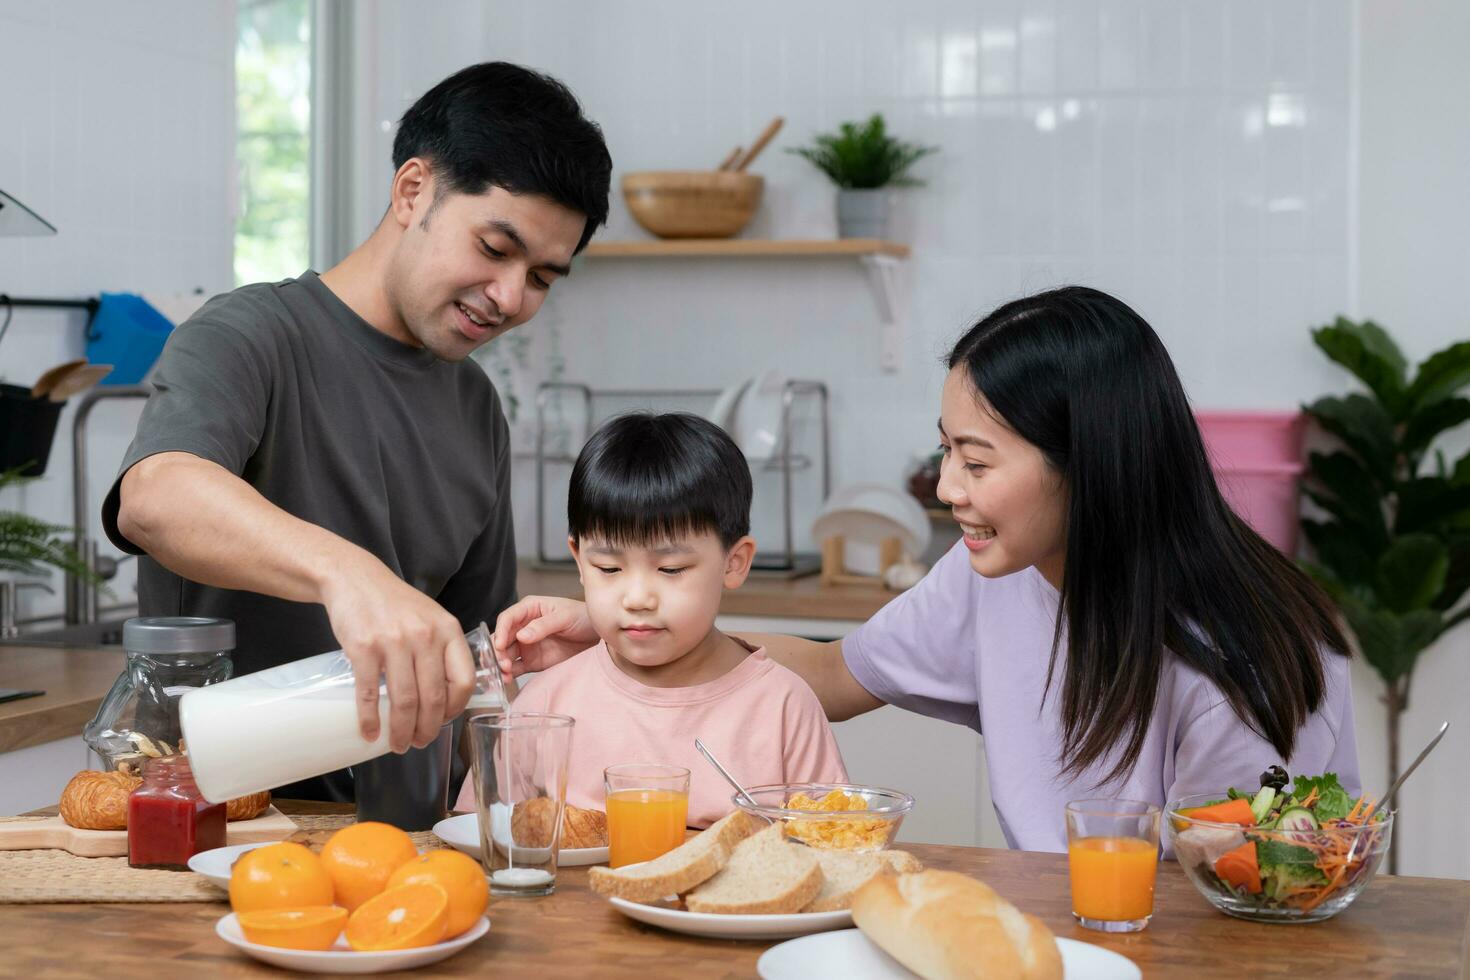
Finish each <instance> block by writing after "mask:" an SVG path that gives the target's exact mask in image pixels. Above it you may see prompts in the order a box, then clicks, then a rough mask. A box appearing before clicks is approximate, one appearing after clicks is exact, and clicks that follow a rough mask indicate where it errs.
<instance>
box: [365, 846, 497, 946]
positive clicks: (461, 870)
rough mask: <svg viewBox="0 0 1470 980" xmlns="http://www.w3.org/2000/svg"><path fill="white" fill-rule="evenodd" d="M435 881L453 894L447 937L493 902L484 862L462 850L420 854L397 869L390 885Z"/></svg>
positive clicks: (446, 931) (471, 922)
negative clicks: (482, 863) (481, 865)
mask: <svg viewBox="0 0 1470 980" xmlns="http://www.w3.org/2000/svg"><path fill="white" fill-rule="evenodd" d="M426 882H432V883H433V884H435V885H438V886H439V887H441V888H443V889H444V891H445V893H446V894H448V895H449V927H448V928H447V929H446V930H445V932H444V938H445V939H451V938H453V937H454V936H458V935H459V934H460V933H462V932H464V931H465V930H466V929H468V928H469V927H470V926H472V925H474V924H475V923H476V922H478V921H479V920H480V916H482V915H484V914H485V906H487V905H489V904H490V884H489V882H487V881H486V880H485V872H484V870H483V869H481V867H480V862H479V861H476V860H475V859H474V858H472V857H470V856H469V855H468V854H461V853H459V852H458V851H448V850H437V851H429V852H428V853H426V854H420V855H419V856H418V857H416V858H414V859H413V860H412V861H410V862H408V863H407V864H405V865H404V866H403V867H401V868H399V869H398V870H397V871H395V872H393V876H392V877H391V878H389V879H388V887H389V888H396V887H398V886H399V885H417V884H423V883H426Z"/></svg>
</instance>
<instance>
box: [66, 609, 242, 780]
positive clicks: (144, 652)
mask: <svg viewBox="0 0 1470 980" xmlns="http://www.w3.org/2000/svg"><path fill="white" fill-rule="evenodd" d="M123 647H124V648H125V649H126V651H127V662H126V667H125V669H124V670H123V672H122V674H120V675H119V676H118V678H117V680H116V681H115V682H114V683H113V685H112V689H111V690H110V691H108V692H107V696H106V697H105V698H103V699H102V704H101V706H100V707H99V708H98V709H97V714H96V716H95V717H94V718H93V719H92V720H91V722H89V723H88V724H87V727H86V728H85V729H83V731H82V737H83V738H84V739H85V740H86V742H87V745H88V746H89V747H90V748H91V749H92V751H93V752H96V753H97V755H98V756H99V757H100V758H101V759H102V761H103V762H104V763H105V764H106V766H107V768H108V769H121V770H123V771H125V772H129V773H132V774H133V775H141V773H142V768H143V763H144V762H145V761H146V760H148V759H150V758H155V759H156V758H159V757H161V756H168V755H174V754H176V753H178V752H179V750H180V745H179V739H180V731H179V699H180V698H181V697H182V696H183V695H184V693H185V692H186V691H191V690H194V689H195V688H200V687H205V686H207V685H210V684H217V683H219V682H220V681H224V680H228V679H229V678H230V675H231V673H232V672H233V670H234V664H233V662H232V661H231V660H230V654H231V653H232V652H233V651H234V649H235V624H234V622H232V621H231V620H228V619H210V618H205V617H200V616H157V617H141V618H135V619H130V620H128V621H127V622H126V623H124V624H123Z"/></svg>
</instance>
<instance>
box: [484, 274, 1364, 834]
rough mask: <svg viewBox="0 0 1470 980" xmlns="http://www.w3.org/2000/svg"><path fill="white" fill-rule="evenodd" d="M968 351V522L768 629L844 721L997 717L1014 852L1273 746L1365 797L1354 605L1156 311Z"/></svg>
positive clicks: (947, 415) (780, 655) (551, 607)
mask: <svg viewBox="0 0 1470 980" xmlns="http://www.w3.org/2000/svg"><path fill="white" fill-rule="evenodd" d="M948 366H949V374H948V376H947V378H946V380H945V383H944V392H943V397H942V402H941V412H940V419H939V440H940V446H941V447H942V449H943V452H944V462H943V465H942V468H941V478H940V482H939V498H940V499H941V500H942V501H944V503H945V504H947V505H948V506H949V507H950V509H951V510H952V512H953V514H954V518H955V520H956V521H957V522H958V523H959V525H960V527H961V529H962V531H963V532H964V534H963V539H962V541H961V542H960V543H959V544H957V545H956V546H955V548H954V549H952V550H951V551H950V552H949V553H948V554H947V555H945V557H944V558H942V559H941V560H940V561H939V562H938V563H937V564H936V565H935V566H934V568H933V569H932V570H931V571H930V572H929V574H928V575H927V576H926V577H925V578H924V580H923V581H922V582H920V583H919V584H918V585H917V586H915V587H914V588H912V589H910V590H909V591H908V592H906V593H904V594H903V595H901V596H899V597H898V598H896V599H894V600H893V601H892V602H890V603H889V604H888V605H887V606H885V607H884V608H883V609H882V610H880V611H879V612H878V613H877V614H876V615H875V616H874V617H873V618H872V619H871V620H869V621H868V622H867V623H865V624H864V625H863V626H861V627H860V628H858V629H857V630H855V631H854V632H852V633H851V634H849V635H848V636H847V637H845V638H843V639H842V640H840V641H837V642H833V643H826V644H820V643H814V642H811V641H806V640H800V639H795V638H792V637H781V636H761V637H750V638H749V639H750V640H751V641H752V642H757V643H762V644H764V645H765V646H766V649H767V652H768V653H769V654H770V655H771V656H772V657H774V658H775V659H778V660H780V661H781V662H783V663H785V664H787V665H788V666H789V667H791V668H792V669H793V670H796V671H797V672H798V673H800V674H801V675H802V676H803V677H805V678H806V680H807V682H808V683H809V684H811V686H812V688H813V689H814V690H815V691H816V692H817V694H818V696H819V697H820V698H821V699H822V703H823V706H824V707H825V709H826V711H827V714H828V716H829V717H830V718H831V719H832V720H834V721H835V720H841V719H845V718H850V717H852V716H853V715H856V714H861V713H862V712H864V711H870V710H872V709H874V708H877V707H879V706H880V705H882V704H884V703H888V704H896V705H899V706H900V707H904V708H907V709H909V710H911V711H917V712H920V713H921V714H925V715H931V716H933V717H936V718H943V719H945V720H948V721H953V722H956V723H959V724H962V725H968V726H969V727H971V728H974V729H975V730H976V731H977V732H980V733H982V734H983V735H984V737H985V758H986V765H987V768H988V772H989V779H990V790H991V796H992V800H993V802H994V804H995V809H996V812H997V813H998V815H999V817H1000V822H1001V827H1002V829H1003V830H1004V831H1005V835H1006V840H1007V842H1008V843H1009V844H1010V845H1011V846H1012V847H1020V848H1025V849H1028V850H1049V851H1061V850H1065V849H1066V833H1065V827H1064V820H1063V806H1064V804H1065V803H1066V802H1067V801H1069V800H1075V799H1081V798H1086V797H1097V796H1106V797H1115V798H1128V799H1139V800H1148V801H1151V802H1154V803H1158V804H1163V803H1164V802H1166V801H1167V800H1170V799H1175V798H1178V797H1181V796H1185V795H1189V794H1192V793H1204V792H1215V791H1220V790H1223V789H1224V788H1226V787H1228V786H1238V787H1241V788H1243V789H1244V788H1255V787H1256V786H1257V785H1258V779H1257V777H1258V776H1259V774H1260V773H1261V771H1262V770H1264V769H1265V768H1266V767H1267V766H1269V765H1271V764H1273V763H1280V764H1284V765H1285V766H1286V767H1287V769H1288V770H1289V771H1290V772H1293V773H1297V772H1301V773H1306V774H1317V773H1321V772H1324V771H1333V772H1336V773H1337V774H1338V776H1339V778H1340V779H1341V781H1342V782H1343V784H1344V786H1345V787H1347V789H1348V790H1349V791H1350V792H1352V793H1354V794H1356V793H1357V792H1359V789H1360V787H1359V785H1358V761H1357V749H1356V745H1355V742H1354V737H1353V713H1352V700H1351V691H1350V687H1349V681H1348V659H1347V650H1348V647H1347V643H1346V641H1345V639H1344V636H1343V634H1342V631H1341V629H1340V627H1339V626H1338V624H1337V619H1336V616H1335V613H1334V610H1333V607H1332V606H1331V604H1330V603H1329V601H1328V599H1327V598H1326V596H1325V595H1324V594H1323V593H1322V592H1321V590H1319V589H1318V588H1317V587H1316V586H1315V585H1314V584H1313V583H1312V581H1311V580H1310V579H1309V578H1308V577H1307V576H1306V575H1304V574H1303V573H1302V572H1301V570H1300V569H1298V568H1297V567H1296V566H1295V565H1294V564H1293V563H1292V562H1291V560H1290V559H1289V558H1287V557H1286V556H1284V555H1282V554H1281V553H1280V552H1278V551H1277V550H1276V549H1275V548H1273V547H1272V546H1271V545H1269V544H1267V543H1266V542H1265V541H1264V540H1262V539H1261V537H1260V536H1259V535H1257V534H1256V533H1255V532H1254V531H1252V530H1251V529H1250V528H1249V527H1248V526H1247V525H1246V524H1245V523H1244V522H1243V521H1241V520H1240V519H1239V518H1237V517H1236V516H1235V514H1234V513H1233V512H1232V511H1231V510H1230V508H1229V506H1228V505H1227V504H1226V503H1225V501H1224V500H1223V498H1222V497H1221V496H1220V493H1219V490H1218V489H1217V488H1216V485H1215V480H1214V476H1213V474H1212V473H1211V471H1210V466H1209V462H1208V460H1207V458H1206V456H1205V451H1204V446H1203V444H1202V443H1201V440H1200V435H1199V430H1198V428H1197V427H1196V425H1195V421H1194V417H1193V415H1192V414H1191V413H1190V410H1189V404H1188V402H1187V400H1186V399H1185V396H1184V390H1183V387H1182V386H1181V385H1180V383H1179V378H1178V375H1177V374H1176V372H1175V370H1174V366H1173V364H1172V363H1171V362H1170V360H1169V356H1168V354H1167V353H1166V352H1165V350H1164V347H1163V345H1162V343H1160V341H1159V339H1158V337H1157V335H1155V333H1154V332H1153V330H1152V329H1151V328H1150V327H1149V325H1148V324H1147V323H1145V322H1144V320H1143V319H1142V318H1141V317H1140V316H1139V315H1138V314H1137V313H1135V312H1134V311H1133V310H1131V309H1129V308H1128V307H1127V306H1126V305H1124V304H1123V303H1121V302H1120V301H1118V300H1117V299H1114V298H1113V297H1111V296H1108V295H1106V294H1105V293H1101V292H1098V291H1096V290H1093V289H1086V288H1081V287H1068V288H1064V289H1058V290H1054V291H1052V292H1047V293H1042V294H1040V295H1037V296H1032V297H1028V298H1025V299H1020V300H1016V301H1014V302H1011V303H1008V304H1006V305H1005V306H1002V307H1001V308H1000V309H998V310H996V311H995V312H993V313H991V314H990V315H989V316H987V317H985V319H983V320H981V321H980V322H979V323H978V324H976V325H975V326H974V327H972V328H971V329H970V330H969V331H968V332H967V333H966V334H965V335H964V336H963V337H962V338H960V340H959V342H958V343H957V344H956V345H955V347H954V349H953V350H952V351H951V352H950V355H949V358H948ZM595 641H596V637H595V636H594V635H593V634H592V632H591V629H590V626H589V625H588V623H587V621H586V617H585V615H583V613H582V610H581V606H580V604H579V603H576V602H573V601H571V600H564V599H563V600H553V599H544V598H539V597H532V598H527V599H524V600H522V601H521V602H519V603H517V604H516V605H515V606H512V607H511V608H510V609H508V610H506V612H505V613H503V614H502V615H501V617H500V619H499V621H498V622H497V624H496V631H495V644H496V648H497V650H498V651H499V653H500V657H501V663H502V666H503V667H504V668H505V669H507V670H508V671H510V672H511V673H512V674H519V673H522V672H524V671H527V670H539V669H543V668H544V667H546V666H548V665H550V664H551V663H555V662H557V661H558V660H561V659H564V658H565V657H566V656H570V655H571V654H572V653H574V652H576V651H577V650H580V649H582V648H583V647H586V646H589V645H591V644H592V643H594V642H595Z"/></svg>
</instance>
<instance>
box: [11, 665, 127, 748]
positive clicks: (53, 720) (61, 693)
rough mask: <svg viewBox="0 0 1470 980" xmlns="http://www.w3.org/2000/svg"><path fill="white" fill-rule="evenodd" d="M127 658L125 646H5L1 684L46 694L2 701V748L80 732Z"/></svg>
mask: <svg viewBox="0 0 1470 980" xmlns="http://www.w3.org/2000/svg"><path fill="white" fill-rule="evenodd" d="M124 659H125V658H124V657H123V652H122V649H121V648H120V647H54V646H35V647H26V646H0V687H14V688H20V689H22V690H40V691H45V692H46V693H45V694H44V695H42V696H41V697H38V698H25V699H23V700H20V701H7V702H5V703H4V704H0V752H14V751H15V750H16V749H23V748H27V747H29V746H32V745H41V744H43V743H46V742H54V741H56V740H57V739H63V738H75V737H78V736H80V735H81V734H82V728H83V727H84V726H85V725H86V724H87V722H89V721H91V720H92V716H93V715H94V714H96V713H97V706H98V705H99V704H101V703H102V698H103V696H104V695H105V694H106V693H107V691H108V689H109V688H111V687H112V682H113V681H115V680H116V679H117V675H118V674H120V673H122V669H123V663H124Z"/></svg>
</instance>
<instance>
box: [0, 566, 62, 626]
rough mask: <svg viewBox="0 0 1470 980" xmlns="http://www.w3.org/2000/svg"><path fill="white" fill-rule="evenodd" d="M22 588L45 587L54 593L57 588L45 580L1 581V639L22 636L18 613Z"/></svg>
mask: <svg viewBox="0 0 1470 980" xmlns="http://www.w3.org/2000/svg"><path fill="white" fill-rule="evenodd" d="M21 589H45V590H46V591H47V592H49V593H51V594H52V595H55V594H56V590H55V589H53V588H51V586H49V585H47V584H46V583H45V582H12V581H10V580H9V579H6V580H4V581H0V640H13V639H15V638H16V637H17V636H20V617H19V616H18V615H17V614H16V599H17V598H18V597H19V595H20V590H21Z"/></svg>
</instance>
